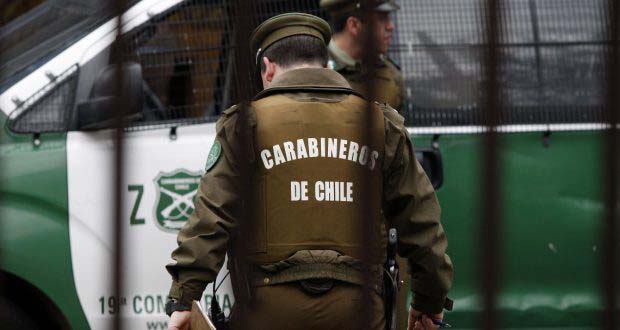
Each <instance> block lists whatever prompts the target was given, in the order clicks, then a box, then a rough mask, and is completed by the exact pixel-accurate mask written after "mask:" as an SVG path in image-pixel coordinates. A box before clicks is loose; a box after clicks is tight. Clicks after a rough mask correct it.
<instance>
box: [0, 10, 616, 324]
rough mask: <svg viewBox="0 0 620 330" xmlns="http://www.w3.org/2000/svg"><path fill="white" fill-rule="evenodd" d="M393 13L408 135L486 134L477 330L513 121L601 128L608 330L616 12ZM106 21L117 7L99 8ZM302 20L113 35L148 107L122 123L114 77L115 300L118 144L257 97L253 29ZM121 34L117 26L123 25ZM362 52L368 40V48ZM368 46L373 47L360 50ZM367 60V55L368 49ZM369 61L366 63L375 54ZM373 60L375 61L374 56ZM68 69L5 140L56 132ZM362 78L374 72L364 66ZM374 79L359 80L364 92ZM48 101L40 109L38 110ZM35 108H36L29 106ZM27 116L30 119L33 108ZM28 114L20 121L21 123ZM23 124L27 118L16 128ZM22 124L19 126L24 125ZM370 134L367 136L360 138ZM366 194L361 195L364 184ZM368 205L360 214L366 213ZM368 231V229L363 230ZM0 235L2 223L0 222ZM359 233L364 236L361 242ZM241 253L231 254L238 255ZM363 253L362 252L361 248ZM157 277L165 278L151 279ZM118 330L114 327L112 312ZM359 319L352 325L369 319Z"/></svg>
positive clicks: (230, 17) (207, 118)
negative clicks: (472, 130)
mask: <svg viewBox="0 0 620 330" xmlns="http://www.w3.org/2000/svg"><path fill="white" fill-rule="evenodd" d="M400 2H401V6H402V10H401V11H399V12H398V13H397V14H396V16H395V20H396V24H397V33H396V40H395V42H394V44H393V45H392V47H391V49H390V53H389V55H390V57H392V58H393V59H395V61H396V62H397V63H400V66H401V68H402V72H403V74H404V77H405V85H406V91H407V92H406V94H407V95H406V109H405V113H404V114H403V115H404V116H405V117H406V120H407V123H408V126H410V127H434V126H441V127H447V128H448V130H449V129H450V128H451V127H455V129H456V130H458V127H460V126H476V127H478V128H479V129H480V131H481V132H484V139H483V146H484V147H483V154H482V156H483V157H482V166H483V170H484V172H485V173H486V175H485V176H484V182H483V183H482V184H481V189H480V191H479V192H477V193H479V194H480V195H481V196H483V197H482V199H481V203H482V204H481V206H480V209H481V210H482V211H481V213H482V215H483V216H482V220H481V227H480V228H481V232H480V233H472V235H479V237H480V260H478V261H477V262H478V263H479V265H480V277H479V278H480V293H481V295H482V297H483V303H482V306H483V309H484V313H483V319H481V320H480V322H479V324H480V326H481V327H482V328H484V329H496V328H497V327H498V326H499V324H498V318H497V310H496V306H497V295H498V288H499V281H500V278H501V272H500V264H499V258H500V256H501V250H500V248H499V246H500V244H499V242H498V240H499V239H500V238H499V237H500V233H501V228H502V205H501V202H500V201H501V200H502V198H501V197H502V182H501V175H500V171H501V162H500V160H499V152H500V151H501V148H502V144H501V139H500V138H499V132H500V131H501V126H504V125H513V124H527V125H541V124H542V125H547V124H597V125H602V126H603V127H605V128H606V137H605V141H604V145H605V148H604V151H605V152H604V153H603V159H601V160H600V161H601V164H603V166H602V170H603V171H604V173H605V175H604V180H603V182H602V185H603V186H604V187H605V205H606V215H605V226H604V231H603V232H602V233H601V237H602V239H603V240H604V242H605V250H604V251H605V255H606V257H605V260H607V262H605V263H603V264H602V266H601V270H602V274H603V276H602V278H601V285H602V286H603V287H604V289H603V292H604V294H605V309H604V315H603V317H604V320H605V322H604V328H605V329H617V328H618V327H620V320H619V319H618V318H619V317H618V310H619V302H618V285H617V284H616V282H617V279H618V276H619V274H620V272H619V271H618V258H619V257H620V254H619V253H618V245H617V242H618V239H619V238H620V237H618V228H619V226H618V207H617V205H618V202H619V193H618V189H619V186H620V185H619V184H618V182H619V178H618V168H619V165H620V163H619V161H618V150H617V149H618V146H619V145H620V144H619V140H618V129H617V128H618V123H619V115H618V109H619V108H620V96H619V93H618V92H619V90H618V88H617V86H619V85H620V63H619V61H620V60H619V59H620V52H619V49H618V38H619V35H618V33H619V32H620V28H619V24H618V22H620V5H619V4H618V3H617V1H613V0H462V1H451V0H405V1H400ZM110 3H113V4H114V6H115V7H114V8H116V12H117V13H120V12H122V11H123V10H124V9H125V8H126V7H127V5H128V4H127V3H126V1H123V0H116V1H113V0H110ZM290 11H302V12H308V13H313V14H316V15H320V16H323V17H326V13H324V12H323V11H321V10H320V9H319V8H318V1H316V0H298V1H288V0H287V1H284V0H273V1H270V0H262V1H242V0H241V1H227V0H188V1H180V2H179V3H178V4H177V5H175V6H173V7H172V8H170V9H168V10H166V11H164V12H162V13H160V14H157V15H156V16H153V17H150V19H149V20H148V22H147V23H145V24H141V25H139V26H137V27H135V28H133V29H131V30H129V31H125V32H126V33H121V32H120V31H121V30H120V29H119V33H118V38H117V41H116V43H115V46H114V49H113V51H112V54H113V56H111V57H110V58H111V60H110V63H115V64H117V65H118V67H119V68H121V67H122V64H123V63H125V62H136V63H139V64H140V65H141V67H142V71H143V77H144V82H145V83H144V90H143V91H144V93H145V95H146V101H145V104H144V105H143V106H144V107H146V108H147V109H148V110H146V111H143V113H144V115H143V116H142V117H140V118H133V119H131V120H128V119H127V116H126V115H127V114H126V113H123V110H122V109H124V107H123V105H124V104H128V103H129V102H130V101H129V100H127V99H126V97H127V95H125V93H124V92H123V91H122V90H121V87H120V86H122V83H121V82H122V81H123V79H124V77H123V75H124V73H123V72H124V71H123V70H118V73H117V75H118V76H117V78H116V79H117V82H118V84H117V87H118V89H117V90H116V93H117V95H120V96H121V97H120V98H117V99H116V102H118V103H117V104H116V106H115V109H116V111H117V112H116V114H115V116H114V118H115V120H114V123H113V125H111V126H112V127H115V128H116V138H115V140H114V141H115V146H116V149H115V150H116V153H115V158H114V164H115V173H116V175H115V176H114V177H112V178H110V180H112V181H113V182H115V194H114V196H112V201H111V203H112V204H111V207H113V208H114V209H115V213H114V219H112V220H113V221H115V237H116V245H115V247H116V250H115V265H114V269H115V276H114V278H113V281H114V287H115V288H116V289H115V291H116V293H117V294H118V293H120V292H122V291H123V288H124V287H123V276H122V275H123V272H122V265H123V262H124V260H123V259H124V257H123V253H122V252H123V235H124V234H123V231H122V226H121V223H120V221H121V219H122V215H121V204H122V200H121V197H120V196H121V195H122V194H121V192H122V189H123V187H121V184H120V182H122V181H123V166H124V157H125V149H124V139H123V136H124V135H125V134H127V132H128V131H131V130H147V129H150V128H153V127H161V126H169V127H177V126H181V125H190V124H195V123H204V122H212V121H215V120H216V119H217V118H218V116H219V115H220V114H221V113H222V111H223V110H225V109H226V108H227V107H229V106H231V105H233V104H238V103H243V102H247V101H249V100H250V98H251V96H252V95H253V94H254V93H256V92H257V86H256V84H254V82H255V79H256V74H257V73H256V72H255V68H254V67H253V64H252V63H251V61H252V58H251V56H249V54H248V45H247V40H248V36H249V34H250V32H251V31H252V29H253V28H254V27H256V26H257V25H258V24H259V23H260V22H262V21H263V20H264V19H266V18H268V17H271V16H273V15H275V14H279V13H284V12H290ZM118 24H119V25H122V24H123V22H122V21H121V19H119V20H118ZM369 42H370V38H369ZM368 49H374V47H372V45H369V47H368ZM371 53H372V52H371ZM372 55H373V54H369V55H368V56H372ZM374 55H376V54H374ZM78 70H79V69H78V68H76V69H75V70H73V71H71V72H68V73H67V74H66V75H64V76H60V77H57V79H58V81H55V82H54V84H53V85H52V86H51V87H45V88H44V89H42V90H41V91H39V92H37V93H35V94H34V96H33V99H29V100H25V101H24V102H22V103H21V104H20V105H19V107H18V108H19V110H18V111H16V112H14V115H15V116H16V117H14V118H11V119H10V121H9V122H14V123H15V125H13V126H10V127H9V129H10V130H12V131H13V132H14V133H34V134H40V133H45V132H63V131H66V130H68V129H70V125H69V124H68V123H67V122H66V121H68V120H69V119H67V118H64V117H63V118H61V117H58V116H57V114H56V113H55V112H54V108H55V107H58V106H66V104H67V103H71V104H73V103H75V99H74V97H75V96H72V95H71V91H69V90H67V89H66V86H73V88H76V87H75V83H76V81H75V79H74V78H75V77H76V75H77V72H78ZM368 70H369V71H371V72H372V70H374V68H373V67H372V66H369V67H368ZM373 89H374V82H373V81H372V80H369V81H368V90H369V91H370V92H369V94H370V95H373ZM46 102H47V103H46ZM39 108H40V109H39ZM33 109H34V110H33ZM26 110H28V112H25V111H26ZM22 113H26V114H28V115H29V116H30V117H32V118H31V119H26V120H20V121H16V119H19V118H21V117H20V116H21V115H22ZM22 119H23V118H22ZM368 129H370V128H368ZM362 189H363V190H364V191H368V190H369V189H372V187H363V188H362ZM363 204H364V205H367V204H368V203H363ZM364 221H371V219H364ZM0 224H1V222H0ZM360 235H364V237H370V236H369V234H368V233H366V232H362V233H360ZM241 249H242V248H241ZM367 253H368V254H370V252H368V251H367ZM162 271H163V269H162ZM116 315H117V318H116V323H115V328H116V329H120V328H122V326H123V325H122V322H121V319H120V317H118V315H119V314H116ZM368 315H369V313H365V315H362V317H369V316H368Z"/></svg>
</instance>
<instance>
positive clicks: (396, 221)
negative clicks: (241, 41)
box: [166, 13, 452, 329]
mask: <svg viewBox="0 0 620 330" xmlns="http://www.w3.org/2000/svg"><path fill="white" fill-rule="evenodd" d="M330 36H331V31H330V28H329V25H328V24H327V23H326V22H325V21H323V20H322V19H320V18H318V17H315V16H312V15H308V14H299V13H290V14H283V15H279V16H276V17H273V18H271V19H268V20H267V21H265V22H263V24H261V25H260V26H259V27H258V28H257V29H256V30H255V31H254V32H253V34H252V37H251V41H250V42H251V48H252V54H253V56H254V57H255V58H256V62H257V65H258V66H260V70H261V78H262V82H263V86H264V90H263V91H262V92H260V93H259V94H258V95H256V97H255V99H254V100H253V102H252V103H251V104H250V105H249V106H248V107H244V106H235V107H232V108H231V109H228V110H226V111H225V112H224V114H223V115H222V117H221V118H220V119H219V120H218V122H217V125H216V131H217V135H216V140H215V142H214V145H213V147H212V148H211V151H210V153H209V157H208V160H207V164H206V166H205V169H206V173H205V174H204V176H203V177H202V179H201V183H200V187H199V189H198V193H197V196H196V199H195V211H194V213H193V214H192V216H191V217H190V219H189V220H188V222H187V223H186V224H185V226H184V227H183V228H182V229H181V231H180V232H179V235H178V243H179V246H178V248H177V249H176V250H175V251H174V252H173V253H172V257H173V259H174V260H175V262H174V263H172V264H169V265H168V266H167V269H168V271H169V272H170V274H171V275H172V279H173V282H172V288H171V290H170V294H169V296H170V298H171V300H170V301H169V302H168V303H167V306H166V311H167V313H168V314H169V315H171V321H170V322H169V327H170V329H182V328H183V326H185V325H186V324H187V323H188V322H189V321H188V320H189V312H188V310H189V309H190V304H191V302H192V300H200V298H201V296H202V292H203V290H204V289H205V287H206V285H207V284H208V283H211V282H213V281H214V280H215V279H216V275H217V274H218V272H219V270H220V268H221V266H222V263H223V261H224V257H225V254H226V252H227V250H228V249H229V247H230V245H231V242H232V241H235V242H239V241H240V240H242V241H243V244H242V245H243V247H244V249H245V251H244V252H243V253H244V257H243V260H244V262H245V263H246V264H247V265H248V267H247V268H245V270H244V274H243V275H245V276H233V277H232V285H233V291H235V294H237V292H240V291H241V290H240V288H244V287H246V286H247V287H249V288H251V290H250V291H251V293H250V295H249V298H248V299H245V298H244V299H243V300H242V301H240V299H237V301H236V302H235V306H234V307H233V311H232V327H233V328H242V329H337V328H340V329H362V328H363V329H366V328H370V329H384V328H385V319H384V309H383V302H382V300H381V295H382V281H383V276H382V265H383V264H384V263H385V261H386V228H388V227H390V228H391V227H395V228H397V229H398V231H399V234H400V235H399V239H400V241H399V254H400V255H402V256H403V257H406V258H408V260H409V261H410V265H411V270H412V274H411V275H412V276H413V278H414V282H415V283H416V286H415V287H416V292H414V299H413V303H412V308H411V316H412V318H416V319H418V321H417V323H415V324H414V322H411V324H410V326H411V328H413V327H414V325H415V326H417V328H419V329H423V328H425V327H427V328H434V327H433V325H432V322H431V321H430V317H434V318H442V315H443V313H442V310H443V307H444V305H445V302H446V301H447V298H446V296H447V292H448V290H449V288H450V285H451V281H452V264H451V262H450V259H449V257H448V256H447V255H446V254H445V250H446V247H447V240H446V236H445V234H444V231H443V229H442V226H441V223H440V221H439V218H440V208H439V204H438V201H437V198H436V196H435V192H434V190H433V187H432V185H431V184H430V182H429V180H428V178H427V176H426V175H425V173H424V171H423V169H422V168H421V166H420V165H419V164H418V162H417V161H416V159H415V155H414V151H413V147H412V145H411V141H410V139H409V135H408V133H407V130H406V128H405V126H404V125H403V118H402V117H401V116H400V115H398V113H397V112H396V111H395V110H393V109H392V108H390V107H389V106H387V105H381V104H379V103H376V104H375V103H373V104H372V105H373V106H372V107H371V110H370V113H369V112H368V103H367V101H366V100H364V99H363V98H362V97H360V95H359V94H358V93H357V92H355V91H354V90H353V89H351V87H350V85H349V84H348V83H347V81H346V79H344V78H343V77H342V76H341V75H340V74H338V73H337V72H335V71H333V70H330V69H327V68H326V64H327V60H328V57H327V47H326V44H327V43H328V41H329V39H330ZM240 150H246V152H247V154H241V152H240ZM248 165H249V166H248ZM244 166H245V167H244ZM241 168H246V169H247V168H250V170H249V171H246V172H249V173H248V174H247V177H243V178H242V177H241V175H240V169H241ZM364 187H366V189H365V190H363V189H364ZM244 188H247V190H246V192H245V193H243V194H242V191H244ZM242 195H243V196H244V197H243V200H242V197H241V196H242ZM362 203H364V204H362ZM242 207H243V208H245V212H244V214H247V215H248V216H247V218H244V219H242V218H241V214H242V211H241V210H242ZM362 212H364V214H362ZM362 219H371V223H370V224H368V223H363V221H362ZM364 225H370V228H371V232H372V239H370V240H369V241H365V240H364V239H363V237H364V235H361V234H362V233H363V230H364V228H368V227H364ZM240 227H241V228H243V231H241V232H239V231H238V229H239V228H240ZM236 246H238V245H236ZM368 247H369V248H370V249H369V248H368ZM228 251H229V252H230V250H228ZM368 251H372V253H371V254H370V255H368V254H367V252H368ZM237 259H238V254H237V253H235V254H233V255H232V256H231V257H229V263H228V267H229V269H231V273H232V272H236V273H237V275H238V273H239V267H238V266H237V263H236V260H237ZM363 261H370V262H371V263H372V264H371V266H370V267H369V269H370V270H369V273H370V277H368V276H367V275H366V274H368V273H364V272H363V271H362V267H361V264H362V262H363ZM240 279H243V281H245V283H241V282H240V281H241V280H240ZM369 279H370V281H369ZM364 286H366V287H364ZM365 290H366V291H365ZM364 292H370V300H371V301H369V302H368V301H365V302H362V301H361V299H363V298H364V297H368V296H366V295H364ZM236 298H238V297H236ZM366 303H370V305H371V312H370V313H369V314H370V315H368V314H366V316H367V317H365V316H364V315H362V312H363V311H364V309H363V308H364V307H363V306H365V305H364V304H366ZM366 306H367V305H366ZM240 310H243V313H238V311H240ZM241 314H243V324H241V318H240V315H241ZM422 314H424V315H423V316H422ZM365 319H366V320H368V321H369V322H370V323H369V324H362V323H361V322H362V321H363V320H365Z"/></svg>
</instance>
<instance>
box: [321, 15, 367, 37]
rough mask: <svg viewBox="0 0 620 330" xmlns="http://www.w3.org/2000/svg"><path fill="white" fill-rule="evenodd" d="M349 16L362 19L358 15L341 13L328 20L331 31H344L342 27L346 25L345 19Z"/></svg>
mask: <svg viewBox="0 0 620 330" xmlns="http://www.w3.org/2000/svg"><path fill="white" fill-rule="evenodd" d="M349 17H355V18H357V19H359V20H362V19H361V17H359V16H358V15H342V16H339V17H334V18H332V20H331V21H330V22H329V23H330V25H331V27H332V31H334V33H340V32H342V31H344V29H345V28H346V27H347V21H348V20H349Z"/></svg>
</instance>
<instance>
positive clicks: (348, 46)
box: [332, 32, 364, 62]
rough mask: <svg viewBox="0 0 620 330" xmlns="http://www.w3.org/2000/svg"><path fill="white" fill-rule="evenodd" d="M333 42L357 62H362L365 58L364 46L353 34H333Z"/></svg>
mask: <svg viewBox="0 0 620 330" xmlns="http://www.w3.org/2000/svg"><path fill="white" fill-rule="evenodd" d="M332 42H333V43H335V44H336V46H338V48H340V49H342V50H343V51H344V52H345V53H347V54H348V55H349V56H351V58H352V59H354V60H355V61H356V62H361V61H362V58H364V47H363V45H362V43H360V42H358V41H357V40H355V38H353V37H352V36H348V35H345V32H341V33H336V34H334V35H333V36H332Z"/></svg>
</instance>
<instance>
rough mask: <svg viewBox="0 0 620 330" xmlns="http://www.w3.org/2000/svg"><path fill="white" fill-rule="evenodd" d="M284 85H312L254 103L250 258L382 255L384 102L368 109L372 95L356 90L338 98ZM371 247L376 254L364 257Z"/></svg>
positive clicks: (373, 257)
mask: <svg viewBox="0 0 620 330" xmlns="http://www.w3.org/2000/svg"><path fill="white" fill-rule="evenodd" d="M284 92H286V93H298V92H309V93H312V92H313V91H312V90H307V89H306V90H300V91H293V90H290V89H286V90H283V91H282V93H275V94H272V95H270V96H267V97H264V98H262V99H259V100H258V101H255V102H253V103H252V106H251V108H252V110H253V111H254V113H255V117H256V127H255V131H254V134H253V136H254V146H253V148H254V152H255V155H254V159H255V160H256V166H255V170H254V173H253V175H252V178H251V180H252V182H251V186H252V187H253V189H252V192H251V193H250V200H249V201H248V206H249V212H248V214H249V215H250V216H251V219H249V221H248V229H249V231H248V232H249V233H252V234H251V235H248V236H251V237H249V238H248V241H247V242H246V243H247V245H246V247H247V248H248V252H249V258H248V261H249V262H250V263H253V264H256V265H260V264H267V263H273V262H278V261H281V260H284V259H286V258H288V257H290V256H291V255H293V254H294V253H295V252H297V251H300V250H335V251H338V252H340V253H343V254H345V255H348V256H351V257H354V258H357V259H360V260H368V261H371V262H373V263H381V262H382V261H383V260H384V255H385V227H384V225H383V221H382V219H383V216H382V213H381V201H382V195H383V194H382V190H383V178H382V167H383V157H384V144H385V128H384V119H383V114H382V112H381V110H380V109H378V108H376V107H373V108H372V111H370V114H369V112H368V104H367V102H366V101H365V100H363V99H362V98H360V97H358V96H356V95H353V94H349V95H344V96H343V97H344V98H343V99H341V100H340V101H334V102H331V101H326V100H323V99H308V101H305V100H303V101H300V100H298V99H295V98H292V97H290V96H291V94H283V93H284ZM314 92H316V91H314ZM320 92H325V90H320ZM332 92H334V91H332ZM336 92H337V91H336ZM295 95H299V94H295ZM321 100H322V101H321ZM323 101H325V102H323ZM363 212H364V213H363ZM365 221H366V222H370V223H368V224H367V225H368V226H370V230H369V231H367V233H368V232H370V233H371V234H370V236H372V237H367V238H368V240H369V241H365V239H364V231H363V230H364V227H363V226H364V223H365ZM367 228H368V227H367ZM246 237H247V236H246ZM368 251H370V252H372V254H371V255H370V259H364V257H365V256H364V253H365V252H368Z"/></svg>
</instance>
